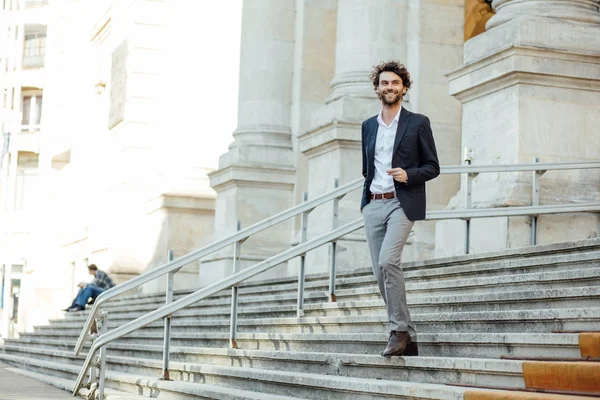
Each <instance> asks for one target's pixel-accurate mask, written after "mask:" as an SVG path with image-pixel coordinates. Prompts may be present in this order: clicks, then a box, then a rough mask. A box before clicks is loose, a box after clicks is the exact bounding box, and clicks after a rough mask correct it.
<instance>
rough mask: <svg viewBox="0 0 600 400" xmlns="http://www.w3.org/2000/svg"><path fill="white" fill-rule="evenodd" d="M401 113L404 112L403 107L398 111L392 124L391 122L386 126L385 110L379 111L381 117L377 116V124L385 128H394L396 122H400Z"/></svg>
mask: <svg viewBox="0 0 600 400" xmlns="http://www.w3.org/2000/svg"><path fill="white" fill-rule="evenodd" d="M401 112H402V106H400V109H399V110H398V113H397V114H396V116H395V117H394V119H393V120H392V122H390V124H389V125H386V124H385V122H383V110H381V111H379V115H378V116H377V122H378V123H379V125H383V126H386V127H388V128H389V127H390V126H392V124H393V123H394V121H396V122H398V121H400V113H401Z"/></svg>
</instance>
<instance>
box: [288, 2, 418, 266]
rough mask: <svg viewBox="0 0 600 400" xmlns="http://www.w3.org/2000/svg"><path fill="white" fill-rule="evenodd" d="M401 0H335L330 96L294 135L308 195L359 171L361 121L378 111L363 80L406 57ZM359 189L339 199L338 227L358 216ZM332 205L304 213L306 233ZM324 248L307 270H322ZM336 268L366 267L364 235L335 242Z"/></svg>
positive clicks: (327, 217) (322, 227) (320, 227)
mask: <svg viewBox="0 0 600 400" xmlns="http://www.w3.org/2000/svg"><path fill="white" fill-rule="evenodd" d="M407 9H408V6H407V3H406V2H405V1H398V0H381V1H370V0H339V1H338V5H337V27H336V44H335V72H334V75H333V77H332V80H331V94H330V95H329V97H328V98H327V99H326V101H325V104H324V105H323V106H322V107H321V108H320V109H318V110H316V111H315V112H314V115H313V117H312V119H311V124H310V128H308V129H307V130H305V132H304V133H302V134H301V135H299V150H300V151H301V152H302V153H303V154H304V155H305V156H306V158H307V159H308V180H307V182H308V188H307V190H308V192H309V195H310V197H314V196H317V195H319V194H321V193H325V192H327V191H329V190H332V189H333V187H334V186H333V185H334V180H335V179H336V178H338V179H339V181H340V184H341V185H343V184H345V183H348V182H350V181H352V180H355V179H357V178H359V177H360V176H361V175H360V174H361V166H360V165H361V162H362V158H361V147H360V146H361V143H360V141H361V137H360V126H361V123H362V121H364V120H365V119H367V118H369V117H371V116H373V115H375V114H376V113H377V112H379V109H380V107H381V106H380V103H379V100H378V99H377V96H376V94H375V92H374V90H373V85H372V83H371V82H370V81H369V73H370V72H371V70H372V68H373V66H374V65H376V64H379V63H380V62H381V61H383V60H390V59H400V60H404V59H406V54H407V45H406V23H407V18H406V16H407ZM359 204H360V193H358V192H355V193H352V194H350V195H348V196H346V197H344V199H342V201H341V203H340V211H339V219H340V222H339V223H340V225H341V224H344V223H346V222H349V221H351V220H354V219H356V218H359V217H360V212H359ZM332 207H333V205H332V204H327V205H324V206H321V207H318V208H317V209H315V210H314V211H313V212H312V213H311V214H310V216H309V224H308V235H309V237H314V236H316V235H318V234H321V233H323V232H325V231H328V230H329V229H331V226H332V217H333V208H332ZM329 251H330V250H329V248H327V247H324V248H321V249H318V250H316V251H313V252H311V253H309V254H308V265H310V268H311V271H313V272H323V271H325V270H326V268H327V265H328V263H329V258H330V256H331V255H330V254H329ZM337 261H338V268H340V269H341V270H349V269H353V268H361V267H364V266H365V265H368V263H369V259H368V251H367V248H366V242H365V239H364V234H363V233H362V232H357V233H354V234H351V235H348V236H347V237H345V238H344V240H341V241H339V242H338V255H337Z"/></svg>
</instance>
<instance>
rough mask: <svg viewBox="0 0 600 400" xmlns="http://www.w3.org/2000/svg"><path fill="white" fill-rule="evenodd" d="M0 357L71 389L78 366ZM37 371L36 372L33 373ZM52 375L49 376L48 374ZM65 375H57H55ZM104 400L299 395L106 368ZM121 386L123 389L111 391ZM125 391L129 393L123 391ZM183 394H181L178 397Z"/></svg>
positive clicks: (243, 399) (260, 399)
mask: <svg viewBox="0 0 600 400" xmlns="http://www.w3.org/2000/svg"><path fill="white" fill-rule="evenodd" d="M0 360H4V361H6V362H7V363H10V364H13V365H19V366H21V368H27V369H28V370H27V371H23V372H21V373H23V374H27V375H28V376H31V377H34V378H36V379H39V380H42V381H44V382H47V383H50V384H52V385H55V386H57V387H60V388H62V389H65V390H69V391H71V390H72V389H73V387H74V386H75V379H76V378H77V374H78V373H79V368H78V367H75V366H73V365H69V364H63V363H58V362H50V361H43V360H35V359H31V358H25V357H9V356H5V355H2V354H0ZM36 371H37V372H36ZM49 373H51V374H52V377H51V378H50V379H49V376H48V374H49ZM59 375H60V376H67V378H64V377H60V378H59V377H57V376H59ZM106 387H107V388H106V390H105V393H106V395H107V396H106V400H132V399H136V398H137V399H140V398H143V397H149V398H156V397H158V396H159V395H160V396H159V398H160V399H167V400H169V399H173V400H175V399H177V400H180V399H182V398H186V399H188V398H189V399H192V398H193V399H198V398H201V399H218V400H230V399H232V400H302V399H301V398H299V397H292V396H279V395H272V394H268V393H260V392H252V391H249V390H243V389H239V388H228V387H222V386H215V385H208V384H199V383H190V382H183V381H177V382H170V381H160V380H153V379H152V378H148V377H142V376H140V375H134V374H126V373H115V372H112V371H110V370H108V371H107V372H106ZM115 387H119V389H125V390H127V391H121V390H115V389H114V388H115ZM127 392H129V393H127ZM87 393H88V391H87V390H86V389H82V391H81V392H80V394H81V395H84V396H85V395H87ZM182 396H184V397H182Z"/></svg>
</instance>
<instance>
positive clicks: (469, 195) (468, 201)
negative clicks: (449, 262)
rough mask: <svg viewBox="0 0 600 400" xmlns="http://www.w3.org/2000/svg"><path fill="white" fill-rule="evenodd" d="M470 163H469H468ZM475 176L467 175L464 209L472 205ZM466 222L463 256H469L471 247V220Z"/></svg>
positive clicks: (473, 174)
mask: <svg viewBox="0 0 600 400" xmlns="http://www.w3.org/2000/svg"><path fill="white" fill-rule="evenodd" d="M469 163H470V162H469ZM476 176H477V174H475V173H467V193H466V208H467V210H468V209H470V208H471V207H472V205H473V194H472V193H473V179H475V177H476ZM466 222H467V230H466V233H465V235H466V237H465V254H469V247H471V218H467V219H466Z"/></svg>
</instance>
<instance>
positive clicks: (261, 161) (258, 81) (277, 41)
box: [200, 0, 296, 283]
mask: <svg viewBox="0 0 600 400" xmlns="http://www.w3.org/2000/svg"><path fill="white" fill-rule="evenodd" d="M295 7H296V1H295V0H263V1H254V0H251V1H248V0H247V1H244V6H243V14H242V41H241V59H240V84H239V101H238V127H237V129H236V131H235V132H234V133H233V136H234V138H235V140H234V142H233V143H232V144H231V145H230V146H229V151H228V152H227V153H225V154H224V155H222V156H221V157H220V159H219V169H218V170H217V171H215V172H213V173H211V174H210V175H209V176H210V180H211V186H212V187H213V189H214V190H215V191H216V192H217V200H216V211H215V239H218V238H221V237H223V236H226V235H227V234H230V233H232V232H233V230H234V227H235V220H236V219H239V220H241V222H242V225H243V226H249V225H251V224H252V223H255V222H258V221H260V220H263V219H265V218H267V217H269V216H271V215H273V214H275V213H277V212H279V211H282V210H284V209H287V208H289V207H291V206H292V205H293V202H292V196H293V186H294V179H295V177H294V172H295V169H294V156H293V151H292V141H291V121H290V117H291V103H292V78H293V67H294V45H295V40H294V34H295V30H294V27H295V20H296V12H295V11H296V9H295ZM224 78H227V77H221V76H220V77H217V79H224ZM232 101H234V99H232ZM215 134H226V132H215ZM290 239H291V225H290V224H289V223H284V224H280V225H278V226H277V227H276V228H272V229H270V230H269V231H267V232H265V233H262V234H258V235H256V236H255V237H253V238H252V240H249V241H248V242H246V243H245V244H244V246H243V250H242V259H243V260H242V261H243V262H242V266H248V265H251V264H253V263H255V262H257V261H260V260H263V259H264V258H265V257H268V256H270V255H273V254H276V253H278V252H279V251H281V250H283V249H285V248H287V247H288V246H289V244H290ZM230 272H231V252H230V251H229V252H223V253H220V254H217V255H215V256H213V257H212V258H211V259H210V260H209V261H208V262H205V263H204V264H203V266H202V267H201V271H200V278H201V280H202V282H206V283H208V282H210V281H212V280H214V279H219V278H222V277H224V276H227V275H228V274H229V273H230ZM273 274H275V275H276V276H277V275H281V274H286V271H285V269H284V268H281V267H280V268H278V269H276V270H275V271H274V272H273Z"/></svg>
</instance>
